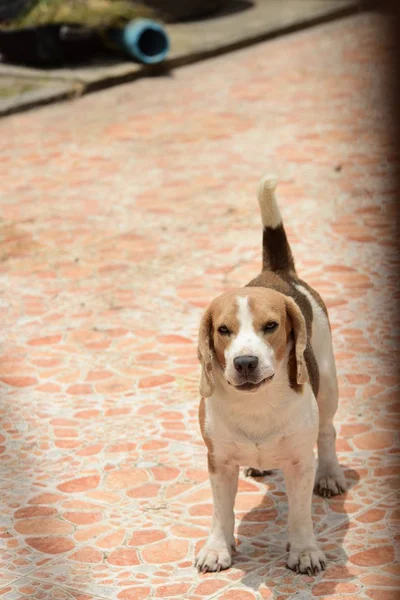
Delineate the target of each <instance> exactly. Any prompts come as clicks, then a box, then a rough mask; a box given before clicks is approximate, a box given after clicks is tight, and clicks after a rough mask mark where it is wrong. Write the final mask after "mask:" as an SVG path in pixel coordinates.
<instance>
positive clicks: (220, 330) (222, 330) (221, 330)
mask: <svg viewBox="0 0 400 600" xmlns="http://www.w3.org/2000/svg"><path fill="white" fill-rule="evenodd" d="M218 333H220V334H221V335H229V334H230V331H229V329H228V328H227V326H226V325H221V327H218Z"/></svg>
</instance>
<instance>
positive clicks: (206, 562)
mask: <svg viewBox="0 0 400 600" xmlns="http://www.w3.org/2000/svg"><path fill="white" fill-rule="evenodd" d="M194 564H195V566H196V567H197V570H198V571H200V572H201V573H209V572H215V571H216V572H219V571H222V570H223V569H229V567H230V566H231V564H232V550H231V548H228V547H227V546H226V545H225V544H221V545H217V544H208V543H207V544H206V545H205V546H204V548H202V549H201V550H200V552H199V553H198V555H197V557H196V560H195V563H194Z"/></svg>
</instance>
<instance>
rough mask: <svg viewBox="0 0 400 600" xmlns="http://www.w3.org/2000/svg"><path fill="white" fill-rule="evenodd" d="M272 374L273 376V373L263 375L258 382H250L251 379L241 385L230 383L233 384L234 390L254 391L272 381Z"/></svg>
mask: <svg viewBox="0 0 400 600" xmlns="http://www.w3.org/2000/svg"><path fill="white" fill-rule="evenodd" d="M274 376H275V373H274V374H273V375H270V376H269V377H265V379H262V380H261V381H259V382H258V383H252V382H251V381H246V383H242V384H241V385H234V384H233V383H231V384H230V385H233V387H234V388H235V390H238V391H239V392H256V391H257V390H259V389H260V388H261V387H263V386H264V385H265V384H267V383H269V382H270V381H272V380H273V378H274Z"/></svg>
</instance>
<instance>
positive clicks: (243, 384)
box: [198, 287, 308, 398]
mask: <svg viewBox="0 0 400 600" xmlns="http://www.w3.org/2000/svg"><path fill="white" fill-rule="evenodd" d="M292 340H293V341H292ZM289 343H293V344H294V347H293V355H294V361H295V369H296V370H295V378H296V382H297V384H298V385H301V384H303V383H305V382H306V381H307V380H308V373H307V368H306V365H305V361H304V350H305V347H306V344H307V332H306V324H305V321H304V317H303V315H302V313H301V311H300V309H299V307H298V306H297V304H296V303H295V302H294V300H292V298H290V297H288V296H285V295H284V294H281V293H279V292H276V291H275V290H272V289H268V288H261V287H248V288H243V289H240V290H237V291H235V292H227V293H225V294H223V295H222V296H219V298H216V299H215V300H214V301H213V302H212V303H211V304H210V306H209V307H208V308H207V310H206V312H205V314H204V316H203V319H202V321H201V325H200V333H199V346H198V357H199V360H200V363H201V366H202V373H201V381H200V394H201V395H202V396H203V397H205V398H207V397H209V396H211V395H212V393H213V390H214V384H215V378H216V377H219V376H223V377H224V378H225V380H226V381H227V382H228V384H230V385H231V386H233V387H234V388H235V389H236V390H237V391H238V392H243V393H250V392H254V391H256V390H258V389H259V388H260V387H261V386H264V385H268V383H269V382H271V381H272V380H273V378H274V377H275V374H276V372H277V371H278V369H279V367H280V365H281V364H282V363H283V361H284V360H285V358H286V359H287V349H288V344H289Z"/></svg>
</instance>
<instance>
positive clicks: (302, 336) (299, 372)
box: [286, 297, 308, 385]
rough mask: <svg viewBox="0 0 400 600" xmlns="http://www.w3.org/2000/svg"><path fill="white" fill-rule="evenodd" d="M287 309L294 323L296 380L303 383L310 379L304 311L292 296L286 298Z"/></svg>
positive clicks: (299, 383)
mask: <svg viewBox="0 0 400 600" xmlns="http://www.w3.org/2000/svg"><path fill="white" fill-rule="evenodd" d="M286 311H287V314H288V316H289V318H290V320H291V322H292V325H293V333H294V344H295V347H294V351H295V357H296V381H297V384H298V385H302V384H303V383H306V382H307V381H308V371H307V365H306V362H305V359H304V350H305V349H306V346H307V329H306V322H305V320H304V317H303V313H302V312H301V310H300V309H299V307H298V306H297V304H296V302H295V301H294V300H293V299H292V298H289V297H287V298H286Z"/></svg>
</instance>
